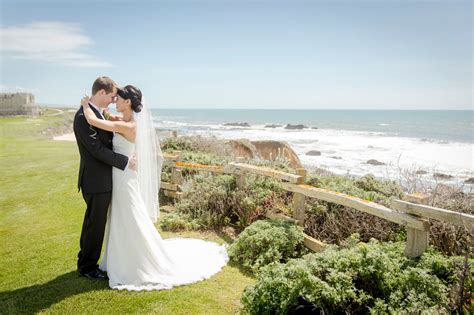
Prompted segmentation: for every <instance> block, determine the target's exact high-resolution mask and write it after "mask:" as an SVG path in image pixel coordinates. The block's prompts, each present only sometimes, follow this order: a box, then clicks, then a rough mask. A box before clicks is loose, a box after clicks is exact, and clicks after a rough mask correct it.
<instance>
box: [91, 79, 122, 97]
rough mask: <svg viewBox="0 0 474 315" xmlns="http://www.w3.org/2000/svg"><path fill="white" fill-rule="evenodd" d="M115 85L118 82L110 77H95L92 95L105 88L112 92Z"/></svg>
mask: <svg viewBox="0 0 474 315" xmlns="http://www.w3.org/2000/svg"><path fill="white" fill-rule="evenodd" d="M114 86H115V87H117V83H115V82H114V80H112V79H111V78H109V77H106V76H102V77H98V78H97V79H95V81H94V84H92V95H95V94H96V93H97V92H99V91H100V90H105V92H107V93H111V92H113V90H114Z"/></svg>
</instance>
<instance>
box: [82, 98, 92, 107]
mask: <svg viewBox="0 0 474 315" xmlns="http://www.w3.org/2000/svg"><path fill="white" fill-rule="evenodd" d="M90 99H91V98H90V97H89V96H88V95H84V96H83V97H82V98H81V106H82V107H86V106H89V101H90Z"/></svg>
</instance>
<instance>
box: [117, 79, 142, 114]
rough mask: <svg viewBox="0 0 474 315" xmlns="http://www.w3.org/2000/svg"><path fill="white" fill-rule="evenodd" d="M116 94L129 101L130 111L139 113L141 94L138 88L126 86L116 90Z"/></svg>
mask: <svg viewBox="0 0 474 315" xmlns="http://www.w3.org/2000/svg"><path fill="white" fill-rule="evenodd" d="M117 94H118V95H120V97H121V98H123V99H125V100H130V102H131V103H132V110H133V111H134V112H135V113H139V112H141V110H142V108H143V104H142V92H141V91H140V89H139V88H137V87H136V86H133V85H126V86H124V87H123V88H117Z"/></svg>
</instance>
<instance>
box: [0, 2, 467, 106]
mask: <svg viewBox="0 0 474 315" xmlns="http://www.w3.org/2000/svg"><path fill="white" fill-rule="evenodd" d="M472 19H473V7H472V2H471V1H456V0H446V1H434V0H433V1H429V0H424V1H411V0H400V1H395V0H381V1H358V0H353V1H338V0H336V1H317V0H314V1H226V0H223V1H118V0H117V1H40V0H37V1H22V0H15V1H13V0H1V24H0V25H1V30H2V31H1V33H0V34H1V45H0V52H1V69H0V70H1V78H0V79H1V83H0V84H1V90H2V91H23V90H28V91H32V92H33V93H34V94H35V95H36V100H37V102H38V103H48V104H58V105H76V104H78V102H79V99H80V97H81V96H82V95H83V94H84V93H85V92H89V91H90V87H91V85H92V82H93V81H94V79H95V78H96V77H97V76H99V75H108V76H111V77H112V78H113V79H115V81H116V82H117V83H119V84H120V85H126V84H134V85H137V86H138V87H140V88H141V89H142V91H143V93H144V95H146V97H147V99H148V100H149V102H150V103H151V104H152V106H153V107H159V108H301V109H320V108H326V109H355V108H361V109H473V107H472V106H473V105H472V96H473V62H472V58H473V56H472V53H473V46H472V45H473V44H472V43H473V41H472V40H473V38H472V36H473V24H472V23H473V21H472Z"/></svg>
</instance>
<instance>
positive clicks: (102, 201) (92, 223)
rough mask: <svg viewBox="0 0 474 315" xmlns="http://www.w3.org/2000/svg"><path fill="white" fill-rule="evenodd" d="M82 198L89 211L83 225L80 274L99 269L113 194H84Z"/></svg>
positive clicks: (79, 263)
mask: <svg viewBox="0 0 474 315" xmlns="http://www.w3.org/2000/svg"><path fill="white" fill-rule="evenodd" d="M82 196H83V198H84V200H85V202H86V204H87V209H86V214H85V215H84V222H83V224H82V232H81V241H80V246H81V250H80V251H79V254H78V258H79V259H78V261H77V270H78V271H79V272H89V271H91V270H93V269H95V268H97V262H98V261H99V258H100V252H101V249H102V242H103V241H104V233H105V224H106V222H107V212H108V209H109V204H110V200H111V197H112V194H111V193H102V194H85V193H82Z"/></svg>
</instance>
